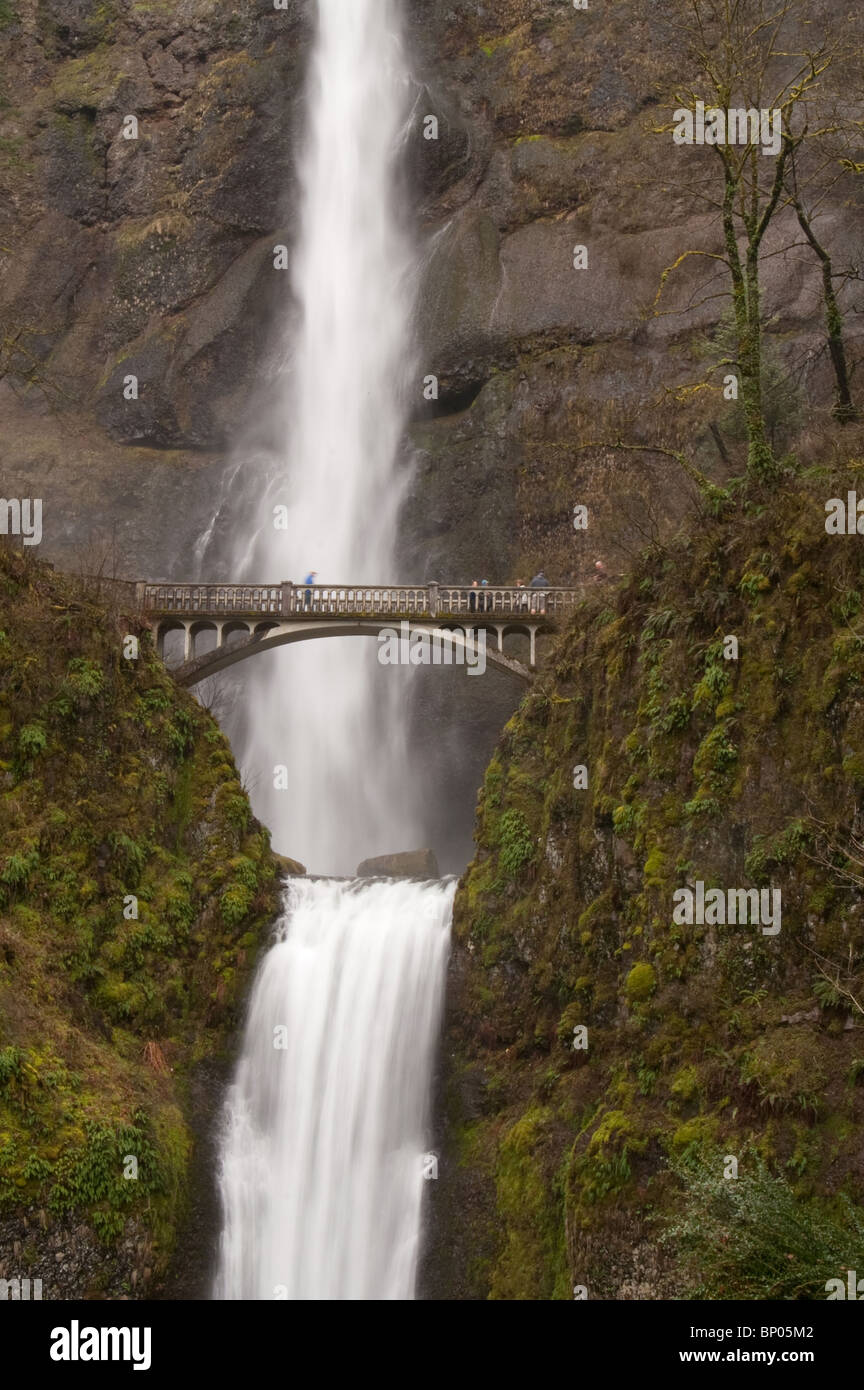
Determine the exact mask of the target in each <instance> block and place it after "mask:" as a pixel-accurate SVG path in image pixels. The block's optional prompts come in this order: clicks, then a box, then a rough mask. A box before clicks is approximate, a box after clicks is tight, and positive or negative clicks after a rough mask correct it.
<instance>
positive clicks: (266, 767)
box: [234, 0, 422, 873]
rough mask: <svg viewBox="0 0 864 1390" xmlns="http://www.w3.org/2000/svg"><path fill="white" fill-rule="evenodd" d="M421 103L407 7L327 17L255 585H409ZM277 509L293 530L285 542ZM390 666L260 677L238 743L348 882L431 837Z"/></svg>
mask: <svg viewBox="0 0 864 1390" xmlns="http://www.w3.org/2000/svg"><path fill="white" fill-rule="evenodd" d="M410 96H411V87H410V83H409V81H408V77H407V67H406V59H405V55H404V52H403V47H402V42H401V37H400V25H399V12H398V6H397V5H395V4H394V3H392V0H351V2H350V4H348V3H346V2H345V0H318V30H317V35H316V41H315V48H314V52H313V55H312V59H311V65H310V72H309V77H308V84H307V108H308V110H307V122H306V135H305V139H304V143H303V148H302V154H301V158H300V160H299V188H300V208H299V216H298V233H297V241H296V245H295V247H294V252H293V260H292V272H291V273H292V288H293V297H294V301H295V304H296V314H295V317H294V319H293V320H292V322H291V323H289V325H288V327H287V330H286V336H285V342H284V344H283V351H282V360H283V364H284V365H283V377H282V380H283V382H284V390H283V392H282V396H281V404H280V407H279V412H278V414H279V419H278V420H277V422H276V426H277V433H278V434H280V435H281V437H282V438H283V439H284V449H283V452H282V453H281V454H280V455H279V456H278V457H277V458H276V459H275V460H273V461H271V464H270V467H269V469H268V472H267V479H266V486H265V487H263V488H261V489H260V491H261V493H262V505H261V507H260V510H259V520H260V525H259V529H258V531H257V534H256V535H255V536H254V537H253V539H252V542H251V544H249V545H248V546H247V547H246V548H245V549H244V552H243V553H242V554H240V555H238V556H237V557H236V562H235V565H234V568H235V569H239V570H240V571H241V572H242V573H243V574H245V575H246V576H247V577H248V578H249V579H250V580H252V581H261V580H264V581H275V580H283V579H291V580H294V582H295V583H296V582H299V581H302V580H303V579H304V578H305V576H306V574H307V572H308V571H311V570H315V571H316V572H317V574H318V582H319V583H321V584H357V583H368V582H377V583H379V584H380V583H390V582H392V581H393V580H394V579H395V577H396V576H395V574H394V558H393V553H394V543H395V537H396V523H397V518H398V513H399V508H400V505H401V502H402V500H403V496H404V491H405V488H406V486H407V482H408V480H409V477H410V468H409V467H408V465H407V462H406V460H404V459H401V458H400V442H401V440H402V437H403V433H404V425H405V400H406V394H407V389H408V385H409V378H411V377H412V376H413V375H414V367H413V361H412V353H411V346H410V345H411V317H412V313H413V294H414V283H415V280H416V273H415V272H416V265H415V258H414V256H413V254H412V250H411V246H410V242H409V239H408V237H407V235H406V232H405V230H404V228H403V226H402V224H401V220H400V216H399V210H398V198H397V196H396V193H397V190H396V173H397V156H398V153H399V149H400V145H401V144H402V142H403V141H404V138H405V134H406V122H407V119H408V108H409V103H410ZM274 273H275V272H274ZM250 471H251V472H253V473H254V470H250ZM249 481H250V480H249V479H248V478H247V482H249ZM254 486H255V490H256V491H258V490H259V488H258V480H257V479H255V480H254ZM276 507H282V508H284V509H285V512H283V513H282V514H281V515H280V516H279V518H278V519H279V521H280V522H284V523H285V525H284V529H276V527H275V526H274V521H275V520H276V519H277V518H276V517H274V508H276ZM376 657H377V644H376V643H375V641H374V639H370V638H369V637H344V638H342V639H340V640H339V641H335V640H332V639H331V640H327V641H311V642H304V643H299V644H297V645H295V646H292V647H290V648H289V649H283V650H281V651H277V652H275V653H273V654H272V655H269V656H267V657H266V658H262V659H261V660H262V663H263V664H262V665H259V664H258V663H257V662H256V663H254V665H255V668H256V669H255V670H253V671H251V672H250V673H249V676H248V692H249V693H248V699H247V701H246V706H247V709H250V710H251V716H250V717H249V718H247V720H246V726H245V729H244V730H243V731H241V734H240V737H239V738H238V739H237V743H238V746H239V752H240V757H241V761H242V762H243V765H244V767H245V768H246V769H247V772H248V773H249V776H250V781H251V783H252V786H251V791H252V799H253V804H254V806H255V809H256V811H257V813H258V814H259V815H260V817H261V819H262V820H263V821H264V822H265V823H266V824H267V825H269V826H270V827H271V828H272V831H273V837H274V844H275V846H276V848H277V849H279V850H281V851H282V852H284V853H286V854H289V855H290V856H291V857H292V858H295V859H299V860H301V861H302V863H304V864H305V865H306V866H307V868H309V869H310V870H311V871H313V872H316V873H318V872H320V873H351V872H353V870H354V868H355V866H356V865H357V863H358V862H359V860H361V859H364V858H367V857H368V856H370V855H372V854H375V853H377V852H380V851H381V849H382V847H383V848H384V849H385V850H388V851H390V850H398V849H409V848H412V847H415V846H416V845H417V844H418V843H420V842H421V840H422V831H421V828H420V824H419V816H418V806H417V792H416V788H415V779H414V778H412V777H411V776H410V772H409V766H408V764H409V750H408V748H407V745H406V731H405V721H404V713H403V711H404V703H405V695H406V683H407V679H408V676H409V674H410V673H409V672H406V671H400V672H394V671H393V670H392V669H384V668H382V667H381V666H379V665H378V663H377V660H376ZM286 691H288V692H290V698H286ZM275 765H284V766H286V767H287V768H288V772H289V780H290V785H291V790H290V792H288V793H286V792H285V791H284V790H277V789H276V788H274V786H273V780H274V778H273V768H274V766H275Z"/></svg>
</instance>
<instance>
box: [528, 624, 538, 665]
mask: <svg viewBox="0 0 864 1390" xmlns="http://www.w3.org/2000/svg"><path fill="white" fill-rule="evenodd" d="M528 634H529V640H530V642H531V655H530V658H529V665H530V666H531V667H532V669H533V667H535V666H536V665H537V629H536V627H534V626H533V624H532V626H531V627H530V628H529V629H528Z"/></svg>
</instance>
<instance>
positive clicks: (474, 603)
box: [468, 579, 480, 613]
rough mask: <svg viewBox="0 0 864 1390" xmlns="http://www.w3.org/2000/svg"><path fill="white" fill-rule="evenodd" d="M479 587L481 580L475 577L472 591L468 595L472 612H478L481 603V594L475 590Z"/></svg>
mask: <svg viewBox="0 0 864 1390" xmlns="http://www.w3.org/2000/svg"><path fill="white" fill-rule="evenodd" d="M479 587H480V585H479V582H478V580H476V579H475V580H474V581H473V582H472V584H471V592H470V594H469V595H468V607H469V608H470V609H471V612H472V613H476V612H477V608H478V605H479V601H480V595H479V594H478V593H476V592H475V591H476V590H477V589H479Z"/></svg>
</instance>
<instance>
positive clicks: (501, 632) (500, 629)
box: [495, 627, 504, 652]
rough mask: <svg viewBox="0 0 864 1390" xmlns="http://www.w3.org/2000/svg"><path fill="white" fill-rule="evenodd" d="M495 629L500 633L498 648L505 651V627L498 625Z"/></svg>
mask: <svg viewBox="0 0 864 1390" xmlns="http://www.w3.org/2000/svg"><path fill="white" fill-rule="evenodd" d="M495 631H496V632H497V633H498V650H499V652H503V650H504V629H503V627H496V628H495Z"/></svg>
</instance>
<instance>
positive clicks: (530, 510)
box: [407, 0, 862, 583]
mask: <svg viewBox="0 0 864 1390" xmlns="http://www.w3.org/2000/svg"><path fill="white" fill-rule="evenodd" d="M849 10H850V7H849V6H848V4H847V3H846V0H830V3H824V4H821V5H819V6H817V7H816V10H815V11H813V10H808V19H810V20H812V21H813V23H814V24H816V25H820V24H823V23H824V24H825V25H826V28H827V31H828V32H831V33H836V34H842V35H843V36H844V38H849V39H852V38H855V37H857V40H858V41H859V42H860V37H861V27H862V21H861V16H860V13H859V14H857V15H856V14H854V13H852V14H851V15H850V14H849V13H848V11H849ZM408 13H409V16H410V27H411V31H412V33H413V35H414V41H415V46H416V50H417V54H418V64H419V65H420V67H421V68H422V70H423V71H424V73H426V74H427V91H426V92H425V93H424V97H423V100H424V102H425V103H426V105H425V108H424V109H425V110H428V112H433V113H434V112H439V113H440V115H441V124H440V131H439V139H440V142H441V143H440V146H438V145H436V144H435V142H433V141H431V140H427V139H424V132H423V128H422V126H421V124H420V122H419V120H418V122H417V124H416V126H415V131H414V137H413V146H412V159H411V171H412V178H413V181H414V186H415V187H419V189H420V190H421V192H420V202H421V206H422V209H423V216H424V232H425V233H426V235H427V247H428V251H427V257H426V262H425V268H424V275H423V280H422V286H421V294H420V304H419V325H418V336H419V341H420V345H421V363H422V370H421V371H420V377H421V380H420V381H418V384H417V401H418V408H417V411H416V415H417V419H416V422H415V425H414V428H413V432H412V437H413V440H414V443H415V445H416V447H417V450H418V472H417V479H416V485H415V489H414V492H413V496H412V499H411V502H410V504H409V508H408V515H407V523H408V527H409V530H411V531H412V532H413V535H414V538H415V543H414V545H413V547H412V546H411V545H410V544H408V545H407V550H408V553H409V554H410V555H411V558H412V560H413V566H412V569H416V571H417V577H418V578H423V577H424V576H425V577H437V576H438V575H439V574H443V573H444V572H445V571H446V570H447V569H448V566H449V568H450V569H451V570H452V571H453V572H455V573H457V574H458V575H459V576H460V577H461V578H463V579H467V580H470V579H472V578H475V577H477V578H479V577H482V576H483V575H486V576H487V577H489V578H494V579H495V580H497V581H499V582H506V581H509V580H512V579H514V578H516V577H517V576H520V575H521V574H522V573H524V572H530V573H533V572H534V570H535V569H536V568H538V567H539V566H540V565H541V564H542V565H544V567H545V568H546V570H547V573H549V575H550V578H551V579H552V581H553V582H558V583H565V582H567V581H568V580H569V579H570V578H571V576H572V577H574V578H576V579H579V578H581V577H584V576H585V575H586V574H587V573H588V572H589V570H590V568H591V565H592V563H593V561H594V559H596V558H597V557H598V556H605V557H607V558H609V557H611V558H612V559H613V562H614V563H616V564H618V565H619V566H620V565H621V564H623V563H625V562H626V558H627V556H629V555H630V554H632V552H633V549H634V546H635V547H637V548H638V544H639V538H640V536H644V534H645V533H646V532H649V533H661V534H662V533H663V531H664V530H666V529H668V528H670V527H674V525H675V524H676V523H677V521H678V519H679V518H680V514H681V513H680V507H679V495H678V493H679V489H678V479H677V478H676V477H675V475H674V472H673V473H670V471H669V467H668V464H666V463H665V462H662V463H661V461H660V460H659V458H658V459H656V460H654V461H653V463H652V460H651V459H650V458H646V457H645V456H640V458H639V461H638V466H637V467H635V468H634V467H633V465H632V462H631V461H630V460H629V459H628V458H627V456H626V455H624V454H621V453H613V452H611V451H604V450H603V449H595V450H588V451H585V452H576V450H575V446H576V445H577V444H580V443H585V442H588V441H592V440H594V441H603V440H609V441H615V440H617V439H619V438H621V439H624V440H630V441H642V442H646V443H654V444H658V443H659V444H669V443H671V442H672V441H673V440H676V439H677V440H685V439H686V441H687V447H688V450H689V451H690V453H691V454H692V455H693V456H694V457H695V458H696V459H697V460H698V462H699V464H700V466H701V467H702V468H703V469H704V470H705V471H706V472H708V473H709V474H710V475H711V476H723V475H724V473H725V472H726V471H728V469H727V463H731V465H732V467H733V470H734V467H735V466H736V465H737V464H739V463H740V439H736V438H735V436H734V431H732V432H731V433H730V432H729V430H728V426H729V408H728V403H727V402H724V400H723V399H722V395H721V392H720V389H719V382H718V380H717V378H716V377H715V378H714V383H715V384H714V387H713V388H712V389H711V390H709V391H706V392H698V393H689V392H687V391H685V392H684V393H683V395H682V396H681V397H680V398H675V397H673V396H671V395H670V392H672V391H673V390H677V389H678V388H680V387H682V386H686V385H687V384H689V383H694V382H696V381H699V380H700V379H702V378H703V377H704V375H705V370H706V356H707V357H708V358H709V359H710V358H711V357H712V355H713V358H714V359H715V360H716V358H717V356H718V354H717V352H716V351H714V352H713V354H712V351H711V349H710V348H709V349H708V351H707V353H706V342H705V340H706V338H707V339H708V340H709V341H710V340H711V338H712V337H714V336H715V330H716V327H717V324H718V320H719V319H720V316H721V313H722V312H723V309H724V304H723V301H722V300H721V299H719V298H714V297H712V295H713V293H714V292H716V291H717V290H718V289H720V288H725V285H723V286H721V285H719V284H718V283H714V284H712V285H711V287H710V288H709V289H708V291H707V293H706V292H704V285H705V282H706V273H705V266H706V264H708V263H706V262H705V261H704V260H700V259H698V258H695V257H694V258H690V259H688V260H687V261H685V262H684V263H683V264H682V265H681V266H680V267H679V269H678V270H677V271H676V273H675V275H674V276H673V277H671V278H670V279H669V280H668V281H667V282H666V285H665V288H664V296H663V300H662V304H661V305H660V308H661V309H662V310H663V311H664V312H663V314H662V316H659V317H658V316H656V315H654V313H653V305H654V300H655V296H656V294H657V291H658V289H659V287H660V284H661V278H662V275H663V271H664V269H665V268H666V267H668V266H670V265H672V263H673V262H674V261H675V260H676V259H677V257H679V256H680V255H681V254H682V253H683V252H685V251H687V250H694V249H695V250H700V251H710V252H716V251H718V250H722V246H721V244H720V233H719V228H718V226H717V222H716V218H715V217H714V216H713V215H712V214H711V213H710V212H707V211H706V204H705V203H704V201H702V199H701V198H700V196H699V194H698V193H694V191H693V185H695V184H698V183H699V181H701V180H702V179H703V178H704V177H705V176H706V175H708V176H709V177H710V175H711V169H712V165H711V162H710V161H711V159H712V158H713V155H712V153H711V152H710V151H707V150H704V149H703V150H699V149H695V148H693V147H692V146H691V147H678V146H675V145H674V144H673V141H672V135H671V132H670V131H668V130H667V131H666V132H665V133H664V134H662V135H661V134H655V133H654V128H655V127H657V126H660V125H662V124H663V123H664V122H668V121H669V119H670V116H671V113H672V111H673V110H674V108H675V106H676V105H677V104H678V103H677V102H676V101H675V99H674V95H673V94H674V92H675V91H676V90H683V89H685V88H686V86H687V81H688V79H689V77H690V75H691V74H690V73H689V72H688V60H687V58H686V55H685V51H684V37H683V32H684V30H683V20H684V19H685V18H686V16H685V13H684V7H681V6H679V5H677V4H675V3H673V4H666V3H659V0H658V3H652V2H650V0H649V3H646V0H623V2H622V3H619V4H616V5H614V6H608V5H591V6H590V7H589V9H587V10H584V11H582V10H577V9H575V8H574V7H573V6H572V5H570V4H565V3H563V0H562V3H560V4H550V3H548V0H501V3H496V4H494V5H492V4H488V5H486V4H475V3H469V0H465V2H464V3H458V2H457V3H454V2H453V0H440V3H436V2H435V0H432V3H426V0H410V2H409V5H408ZM847 77H848V74H846V72H845V70H844V69H843V67H842V65H840V66H838V68H837V69H836V70H835V71H834V72H833V73H830V74H828V75H827V76H826V79H825V80H826V94H827V90H828V89H830V91H831V92H832V93H834V94H835V95H837V96H839V97H840V98H841V100H844V99H845V98H844V92H845V91H846V90H847V87H846V86H844V83H846V82H847ZM715 163H716V160H715ZM443 185H446V186H443ZM688 185H690V187H689V188H688ZM702 187H703V191H704V187H705V185H703V186H702ZM847 196H848V197H851V199H852V202H851V203H850V202H847V201H846V199H847ZM861 196H862V195H861V190H860V188H857V187H852V185H851V184H850V185H847V186H846V189H845V192H844V193H843V194H840V191H839V189H838V190H836V193H835V195H833V196H831V197H830V198H829V199H828V200H827V201H826V202H825V204H824V205H823V213H824V217H823V218H822V219H820V220H821V227H822V231H823V232H824V234H825V238H826V241H829V242H830V243H831V247H832V249H833V252H834V254H835V255H836V257H837V266H838V267H839V266H840V265H841V264H846V263H854V262H855V260H856V256H857V253H856V252H855V249H854V248H855V244H856V240H857V239H858V233H857V231H856V226H860V221H861V205H860V199H861ZM718 197H719V194H718ZM799 241H800V233H799V229H798V227H797V223H795V221H794V218H792V217H790V216H789V214H788V212H786V213H783V214H782V215H781V216H780V217H779V219H778V221H777V223H776V224H775V226H774V227H773V228H772V230H771V233H770V235H769V240H768V242H767V243H766V245H765V252H766V258H765V260H764V264H763V275H764V286H765V304H764V307H765V318H766V321H767V322H768V348H767V351H768V353H769V355H771V356H772V357H774V358H775V360H776V362H777V363H778V364H782V365H783V366H784V367H785V368H789V367H790V365H791V364H793V363H795V364H803V372H802V375H801V377H800V378H799V387H800V390H801V392H802V394H803V397H806V400H807V402H808V410H809V411H810V412H811V417H812V416H814V415H815V417H816V418H817V419H822V418H824V415H825V413H826V412H825V410H824V408H825V407H826V406H828V405H830V395H831V378H830V372H829V369H828V363H827V360H826V356H825V350H824V342H825V335H824V330H823V312H822V307H821V304H820V295H819V266H818V263H817V262H816V260H815V259H811V258H810V256H809V255H805V256H802V255H801V248H800V246H796V247H795V248H794V249H784V248H791V247H793V244H794V243H798V242H799ZM576 246H584V247H585V248H586V251H587V257H588V268H587V269H584V270H577V269H575V268H574V248H575V247H576ZM781 252H782V254H781ZM700 286H701V287H703V289H702V290H700ZM847 293H848V286H847ZM845 303H846V305H847V307H849V305H850V303H851V301H850V300H848V299H847V300H846V301H845ZM859 317H860V316H856V315H854V314H852V315H851V316H850V319H849V322H848V324H847V328H848V331H849V332H850V334H851V335H852V336H860V333H861V326H860V321H859ZM719 355H721V356H722V353H721V354H719ZM430 375H434V376H436V377H437V378H438V396H437V399H431V400H428V401H424V400H423V399H422V391H423V380H422V379H423V378H426V377H428V376H430ZM796 407H797V402H796V403H794V404H793V403H786V404H785V405H779V404H778V407H777V414H778V428H777V440H778V443H779V444H780V447H781V449H782V447H784V444H785V443H788V440H789V438H790V430H789V427H790V426H791V425H792V423H793V421H792V416H794V414H795V413H796ZM712 427H714V428H713V429H712ZM715 430H716V431H718V432H719V433H720V435H721V439H722V440H723V444H722V445H721V448H720V449H718V445H717V442H716V434H715ZM724 448H725V452H726V454H727V455H728V460H727V459H724V456H723V451H724ZM739 471H740V469H739ZM577 503H585V504H587V505H588V506H589V511H590V525H589V530H588V533H587V536H583V537H581V538H579V540H574V535H573V529H572V526H571V524H570V520H571V516H572V510H573V507H574V505H575V504H577Z"/></svg>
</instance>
